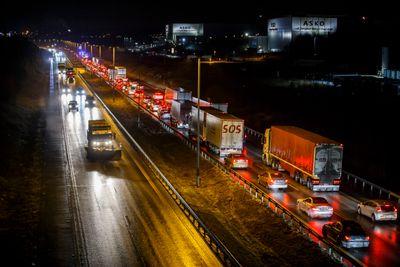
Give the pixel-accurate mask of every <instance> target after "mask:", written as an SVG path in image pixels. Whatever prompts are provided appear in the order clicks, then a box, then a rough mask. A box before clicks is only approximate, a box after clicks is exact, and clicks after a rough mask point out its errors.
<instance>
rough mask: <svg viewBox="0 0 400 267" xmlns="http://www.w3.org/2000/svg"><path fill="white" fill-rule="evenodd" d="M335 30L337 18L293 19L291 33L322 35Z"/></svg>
mask: <svg viewBox="0 0 400 267" xmlns="http://www.w3.org/2000/svg"><path fill="white" fill-rule="evenodd" d="M336 30H337V18H322V17H293V18H292V31H293V32H298V33H300V34H317V35H324V34H330V33H334V32H336Z"/></svg>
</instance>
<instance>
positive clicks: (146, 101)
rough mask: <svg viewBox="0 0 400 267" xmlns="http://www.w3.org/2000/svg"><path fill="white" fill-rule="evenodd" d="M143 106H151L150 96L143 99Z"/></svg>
mask: <svg viewBox="0 0 400 267" xmlns="http://www.w3.org/2000/svg"><path fill="white" fill-rule="evenodd" d="M142 102H143V104H146V105H147V104H149V105H150V102H151V96H149V95H145V96H144V97H143V101H142Z"/></svg>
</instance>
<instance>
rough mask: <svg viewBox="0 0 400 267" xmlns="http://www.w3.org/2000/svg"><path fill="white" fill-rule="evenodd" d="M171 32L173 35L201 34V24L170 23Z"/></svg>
mask: <svg viewBox="0 0 400 267" xmlns="http://www.w3.org/2000/svg"><path fill="white" fill-rule="evenodd" d="M172 33H173V35H175V36H202V35H203V33H204V27H203V24H189V23H177V24H173V25H172Z"/></svg>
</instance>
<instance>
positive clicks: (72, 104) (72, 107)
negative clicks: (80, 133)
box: [68, 100, 79, 111]
mask: <svg viewBox="0 0 400 267" xmlns="http://www.w3.org/2000/svg"><path fill="white" fill-rule="evenodd" d="M71 110H75V111H79V107H78V102H77V101H76V100H71V101H69V103H68V111H71Z"/></svg>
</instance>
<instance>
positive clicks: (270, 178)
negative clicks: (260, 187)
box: [258, 171, 288, 189]
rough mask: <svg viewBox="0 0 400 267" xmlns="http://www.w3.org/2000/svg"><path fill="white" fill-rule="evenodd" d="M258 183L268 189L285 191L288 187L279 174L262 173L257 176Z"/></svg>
mask: <svg viewBox="0 0 400 267" xmlns="http://www.w3.org/2000/svg"><path fill="white" fill-rule="evenodd" d="M258 183H259V184H262V183H263V184H266V186H267V187H268V188H270V189H286V188H287V187H288V180H287V179H286V177H285V176H283V174H282V173H280V172H272V173H271V172H268V171H266V172H263V173H261V174H259V175H258Z"/></svg>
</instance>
